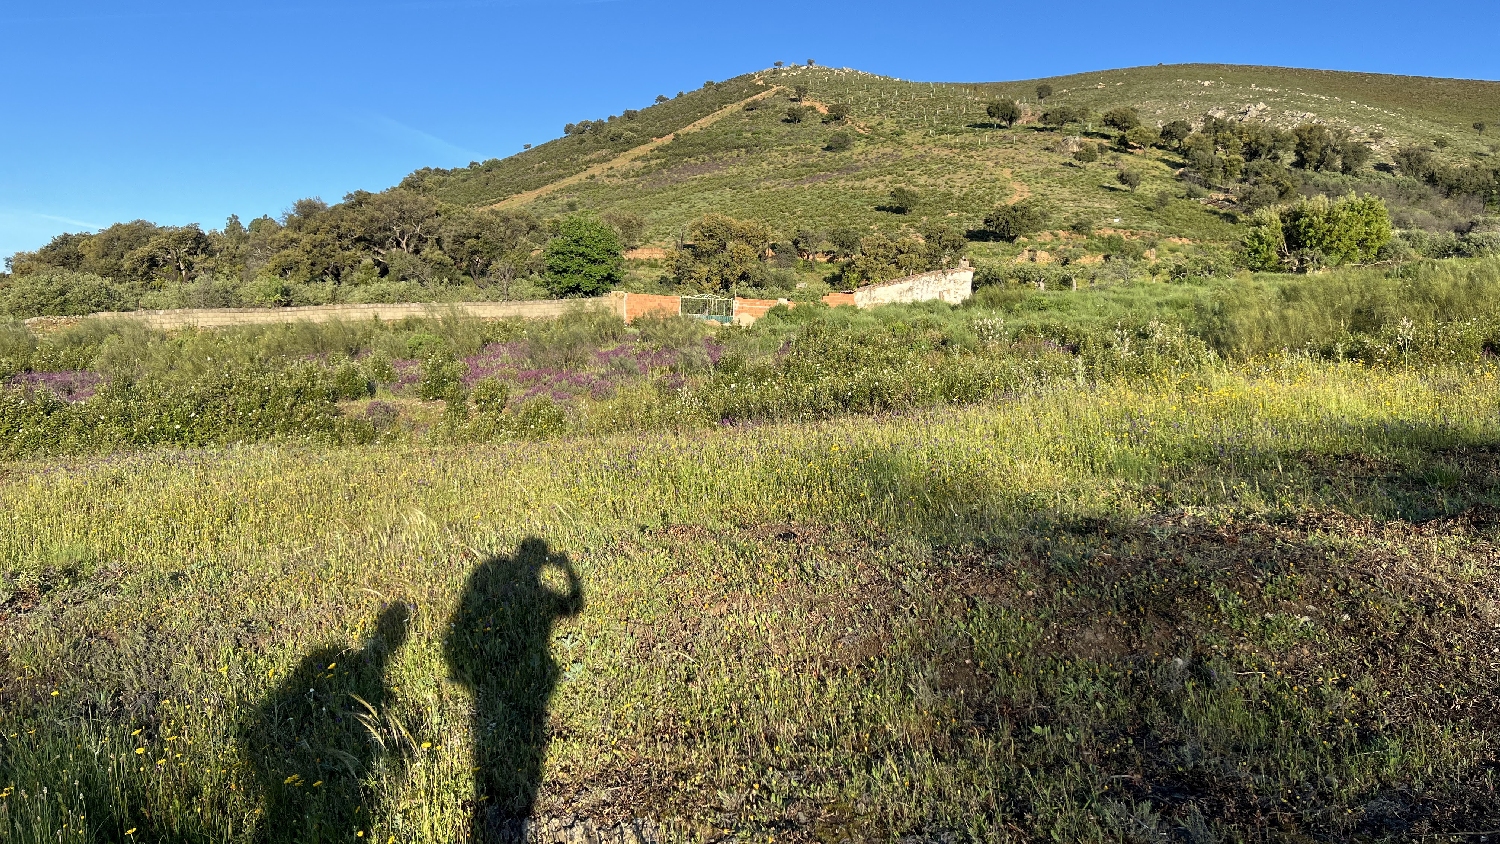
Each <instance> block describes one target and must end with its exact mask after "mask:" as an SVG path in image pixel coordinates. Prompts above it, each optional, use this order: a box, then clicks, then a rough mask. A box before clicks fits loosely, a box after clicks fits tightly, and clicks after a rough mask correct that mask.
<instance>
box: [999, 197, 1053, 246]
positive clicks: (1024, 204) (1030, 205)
mask: <svg viewBox="0 0 1500 844" xmlns="http://www.w3.org/2000/svg"><path fill="white" fill-rule="evenodd" d="M1050 216H1051V212H1050V210H1049V209H1048V208H1047V206H1046V205H1045V204H1044V203H1043V202H1042V201H1041V200H1039V199H1035V198H1027V199H1023V200H1021V201H1019V202H1013V203H1011V204H1010V205H1001V206H1000V207H998V208H996V209H995V210H993V211H991V212H990V213H989V214H987V215H986V216H985V218H984V230H985V231H986V232H987V233H988V234H990V236H992V237H995V238H997V239H999V240H1006V241H1013V240H1015V239H1016V238H1018V237H1024V236H1025V235H1028V234H1031V233H1033V232H1038V231H1041V230H1042V228H1043V227H1045V226H1046V225H1047V220H1048V218H1049V217H1050Z"/></svg>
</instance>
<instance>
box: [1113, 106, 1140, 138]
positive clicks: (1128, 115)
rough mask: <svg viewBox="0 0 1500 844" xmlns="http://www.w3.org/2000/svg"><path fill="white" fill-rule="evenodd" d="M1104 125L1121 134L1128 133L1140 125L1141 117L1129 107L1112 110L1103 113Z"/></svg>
mask: <svg viewBox="0 0 1500 844" xmlns="http://www.w3.org/2000/svg"><path fill="white" fill-rule="evenodd" d="M1104 125H1105V126H1108V127H1110V128H1111V129H1118V130H1120V131H1121V132H1129V131H1130V130H1131V129H1134V128H1136V127H1137V126H1139V125H1141V115H1140V113H1139V112H1137V111H1136V110H1135V109H1133V108H1130V107H1129V106H1121V107H1119V108H1112V109H1110V110H1109V111H1106V112H1104Z"/></svg>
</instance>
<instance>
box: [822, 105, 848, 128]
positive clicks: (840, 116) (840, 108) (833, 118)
mask: <svg viewBox="0 0 1500 844" xmlns="http://www.w3.org/2000/svg"><path fill="white" fill-rule="evenodd" d="M848 119H849V106H848V105H846V104H844V103H834V104H833V105H831V106H829V107H828V113H827V114H826V115H824V116H823V122H824V123H843V122H844V121H845V120H848Z"/></svg>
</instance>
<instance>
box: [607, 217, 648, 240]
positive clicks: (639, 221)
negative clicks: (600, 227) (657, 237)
mask: <svg viewBox="0 0 1500 844" xmlns="http://www.w3.org/2000/svg"><path fill="white" fill-rule="evenodd" d="M604 222H606V223H609V224H610V225H611V226H613V227H614V229H615V232H616V233H617V234H619V235H620V243H621V245H623V246H624V247H625V248H626V249H634V248H635V247H637V246H640V245H641V238H642V237H643V236H645V234H646V218H645V217H642V216H641V215H639V214H637V213H635V212H633V211H610V212H608V213H606V214H605V215H604Z"/></svg>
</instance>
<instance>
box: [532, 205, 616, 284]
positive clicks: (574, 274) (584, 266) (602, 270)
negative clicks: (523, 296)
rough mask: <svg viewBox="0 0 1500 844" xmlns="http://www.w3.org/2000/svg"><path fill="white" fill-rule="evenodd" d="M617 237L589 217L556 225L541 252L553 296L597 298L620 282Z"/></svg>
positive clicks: (577, 216)
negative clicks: (555, 229)
mask: <svg viewBox="0 0 1500 844" xmlns="http://www.w3.org/2000/svg"><path fill="white" fill-rule="evenodd" d="M620 252H621V246H620V236H619V235H618V234H616V233H615V230H614V229H613V228H612V227H610V225H609V224H608V223H605V222H604V221H602V220H600V219H598V218H597V217H594V216H592V215H589V214H573V215H570V216H567V217H564V218H563V219H562V221H561V222H560V223H559V224H558V227H557V234H556V236H554V237H553V238H552V239H551V240H549V241H547V246H546V248H545V249H543V250H542V256H543V258H544V260H545V262H546V267H547V276H546V286H547V289H548V290H550V291H551V292H552V294H553V295H554V296H563V297H571V296H598V295H600V294H603V293H606V292H608V291H609V289H610V288H612V287H614V286H615V285H616V284H619V283H620V281H621V280H622V279H623V277H624V276H623V273H622V265H623V261H622V259H621V257H620Z"/></svg>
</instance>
